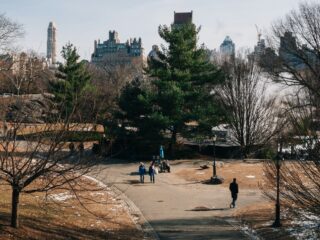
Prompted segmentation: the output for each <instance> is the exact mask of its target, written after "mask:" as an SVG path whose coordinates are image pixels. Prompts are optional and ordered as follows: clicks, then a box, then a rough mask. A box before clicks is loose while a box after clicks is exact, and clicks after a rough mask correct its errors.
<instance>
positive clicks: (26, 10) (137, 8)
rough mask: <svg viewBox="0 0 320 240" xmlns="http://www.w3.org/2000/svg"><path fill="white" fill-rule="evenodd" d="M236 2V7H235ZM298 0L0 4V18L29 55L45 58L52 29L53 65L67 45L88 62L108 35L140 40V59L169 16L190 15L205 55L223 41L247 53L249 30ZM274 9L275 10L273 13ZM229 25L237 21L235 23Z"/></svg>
mask: <svg viewBox="0 0 320 240" xmlns="http://www.w3.org/2000/svg"><path fill="white" fill-rule="evenodd" d="M240 2H241V3H240ZM299 2H301V1H299V0H282V1H268V2H264V1H254V0H243V1H236V0H229V1H220V0H217V1H208V0H200V1H194V0H175V1H170V0H154V1H146V0H135V1H130V2H128V1H124V0H120V1H117V2H116V3H115V2H111V1H101V0H92V1H90V3H89V2H88V1H84V0H77V1H75V0H70V1H68V2H65V1H61V0H58V1H55V2H54V3H53V2H47V1H46V2H44V1H39V0H30V1H28V4H21V2H20V4H19V1H18V0H13V1H10V2H4V3H2V6H3V8H2V9H3V12H4V13H5V14H6V16H7V17H9V18H11V19H12V20H15V21H18V22H19V23H21V24H23V25H24V28H25V31H26V35H25V37H24V38H23V39H21V40H20V41H19V46H20V47H21V50H24V51H25V50H29V49H32V50H35V51H36V52H39V53H42V54H44V55H45V52H46V36H47V34H46V32H47V26H48V23H49V22H51V21H53V22H55V23H56V25H57V55H58V56H57V59H58V60H61V57H60V50H61V48H62V46H63V45H65V44H66V43H67V42H69V41H70V42H71V43H73V44H74V45H75V46H76V47H77V48H78V49H79V53H80V55H81V57H82V58H84V59H87V60H90V56H91V53H92V52H93V43H94V40H95V39H99V38H100V39H101V40H103V39H106V38H107V35H108V32H109V31H110V30H115V31H117V32H118V33H119V38H120V40H121V41H123V42H124V41H126V40H127V39H129V38H131V37H137V38H139V37H141V38H142V44H143V48H144V55H147V54H148V53H149V52H150V50H151V47H152V45H154V44H157V45H160V44H162V43H163V42H162V41H161V39H160V37H159V36H158V33H157V30H158V26H159V25H160V24H166V25H170V24H171V23H172V22H173V13H174V11H176V12H185V11H193V21H194V23H195V24H196V25H197V26H201V31H200V38H199V44H201V43H204V44H205V45H206V46H207V47H208V48H209V49H219V46H220V44H221V43H222V42H223V40H224V39H225V37H226V36H227V35H229V36H230V37H231V39H232V40H233V42H234V43H235V45H236V48H237V49H239V48H241V47H250V48H251V49H252V48H253V47H254V45H255V44H256V42H257V32H256V29H255V24H256V25H258V27H259V28H261V29H263V33H264V30H268V28H269V27H270V25H271V23H272V21H275V20H277V19H278V18H280V17H282V16H283V15H285V14H286V13H288V12H289V11H291V10H292V9H294V8H297V7H298V4H299ZM275 6H277V7H275ZM235 19H236V20H237V21H235Z"/></svg>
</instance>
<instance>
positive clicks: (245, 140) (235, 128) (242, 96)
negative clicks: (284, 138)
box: [215, 53, 276, 155]
mask: <svg viewBox="0 0 320 240" xmlns="http://www.w3.org/2000/svg"><path fill="white" fill-rule="evenodd" d="M222 69H224V72H225V74H226V81H225V83H224V84H223V85H222V86H221V87H219V88H218V89H216V90H215V92H216V93H217V94H218V96H219V99H220V101H221V103H222V106H223V107H224V109H225V111H226V113H227V121H228V123H229V125H230V129H231V140H232V141H233V142H234V143H236V144H239V145H240V146H241V149H242V151H243V154H245V155H246V154H247V153H249V150H250V147H252V146H254V145H264V144H266V143H267V142H268V141H269V140H270V139H271V137H272V136H273V134H274V132H275V130H276V128H275V126H276V125H275V120H276V118H275V117H276V104H275V98H274V97H270V96H268V95H267V92H266V90H267V85H266V84H267V80H266V78H265V77H264V76H263V74H262V72H261V69H260V68H259V67H258V66H257V65H256V64H255V63H254V62H253V61H248V60H247V59H246V56H245V54H243V53H242V54H238V56H237V57H236V58H235V59H234V60H233V61H229V62H225V63H224V64H223V66H222Z"/></svg>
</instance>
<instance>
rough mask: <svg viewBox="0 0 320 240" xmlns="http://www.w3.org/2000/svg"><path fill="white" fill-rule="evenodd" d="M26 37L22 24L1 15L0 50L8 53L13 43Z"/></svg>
mask: <svg viewBox="0 0 320 240" xmlns="http://www.w3.org/2000/svg"><path fill="white" fill-rule="evenodd" d="M23 35H24V31H23V27H22V25H21V24H19V23H17V22H14V21H12V20H11V19H10V18H8V17H6V16H5V14H0V50H1V51H7V50H8V49H9V47H10V46H12V43H13V42H14V41H15V40H17V39H18V38H20V37H22V36H23Z"/></svg>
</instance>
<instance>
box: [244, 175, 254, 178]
mask: <svg viewBox="0 0 320 240" xmlns="http://www.w3.org/2000/svg"><path fill="white" fill-rule="evenodd" d="M246 178H256V176H253V175H248V176H246Z"/></svg>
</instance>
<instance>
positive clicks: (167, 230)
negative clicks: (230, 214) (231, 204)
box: [150, 217, 247, 240]
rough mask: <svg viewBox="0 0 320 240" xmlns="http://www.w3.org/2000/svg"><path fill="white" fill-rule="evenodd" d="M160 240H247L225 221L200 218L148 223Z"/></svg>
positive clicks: (215, 218) (214, 218) (213, 218)
mask: <svg viewBox="0 0 320 240" xmlns="http://www.w3.org/2000/svg"><path fill="white" fill-rule="evenodd" d="M150 224H151V225H152V226H153V227H154V229H155V230H156V232H157V233H158V236H159V238H160V240H172V239H174V240H191V239H192V240H200V239H201V240H211V239H221V240H231V239H234V240H241V239H247V238H246V236H245V235H243V234H242V233H241V232H240V231H239V230H238V229H236V228H235V227H233V226H232V225H230V224H229V223H228V222H227V221H226V219H223V218H217V217H201V218H189V219H188V218H186V219H182V218H180V219H168V220H157V221H150Z"/></svg>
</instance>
